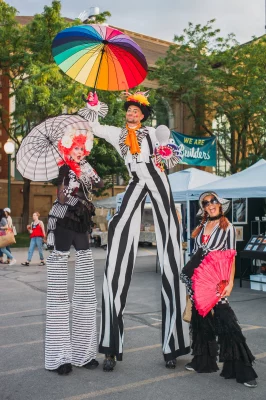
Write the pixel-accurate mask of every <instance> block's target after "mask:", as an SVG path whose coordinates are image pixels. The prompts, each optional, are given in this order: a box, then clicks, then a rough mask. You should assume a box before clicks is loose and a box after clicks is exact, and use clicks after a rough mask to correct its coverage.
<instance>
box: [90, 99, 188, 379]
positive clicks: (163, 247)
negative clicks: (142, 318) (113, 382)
mask: <svg viewBox="0 0 266 400" xmlns="http://www.w3.org/2000/svg"><path fill="white" fill-rule="evenodd" d="M88 103H89V102H88ZM88 108H90V109H91V110H94V111H92V113H93V118H90V115H89V111H88V112H87V118H86V119H87V120H90V121H91V126H92V129H93V133H94V134H95V135H96V136H98V137H100V138H104V139H105V140H106V141H107V142H109V143H111V144H112V145H113V146H114V147H115V149H116V150H117V151H118V153H119V154H120V156H121V157H123V158H124V160H125V164H126V166H127V168H128V171H129V174H130V177H131V179H130V182H129V185H128V187H127V189H126V192H125V195H124V198H123V201H122V204H121V207H120V210H119V212H117V213H116V214H115V215H114V216H113V218H112V219H111V220H110V221H109V227H108V249H107V260H106V269H105V274H104V282H103V299H102V323H101V332H100V343H99V352H100V353H103V354H105V360H104V365H103V369H104V371H112V370H113V369H114V367H115V365H116V360H118V361H121V360H122V355H123V339H124V327H123V312H124V309H125V304H126V298H127V293H128V289H129V285H130V281H131V276H132V272H133V268H134V264H135V259H136V254H137V248H138V240H139V234H140V224H141V215H142V211H143V207H144V203H145V199H146V196H147V195H149V196H150V198H151V201H152V205H153V215H154V223H155V232H156V241H157V249H158V255H159V260H160V265H161V273H162V348H163V355H164V359H165V362H166V367H167V368H175V366H176V357H179V356H182V355H184V354H188V353H189V351H190V347H189V345H190V341H189V332H188V324H186V323H185V322H184V321H182V311H181V310H183V309H184V308H185V303H186V291H185V285H184V284H183V283H182V282H181V281H180V280H179V272H180V271H181V269H182V266H183V256H182V247H181V241H180V227H179V222H178V219H177V215H176V211H175V205H174V200H173V196H172V192H171V188H170V185H169V181H168V178H167V175H166V173H165V171H163V168H162V167H161V165H158V163H156V160H155V157H154V149H155V148H156V146H158V139H159V141H160V137H159V136H160V135H159V134H158V133H159V129H158V130H157V131H156V129H154V128H152V127H146V126H145V125H143V124H142V123H143V122H144V121H145V120H146V119H147V118H148V117H149V116H150V115H151V113H152V108H151V106H150V104H149V102H148V99H147V97H146V96H145V93H140V92H139V93H135V94H133V95H130V94H129V95H128V97H127V99H126V102H125V110H126V126H125V127H124V128H122V129H121V128H117V127H114V126H102V125H100V124H99V122H98V119H97V118H95V111H96V113H97V106H95V103H94V104H92V105H91V107H90V105H89V104H88ZM98 109H99V107H98ZM83 110H84V109H83ZM85 111H86V110H85ZM99 115H100V112H99ZM164 129H166V130H167V132H169V134H170V131H169V129H168V128H166V127H164Z"/></svg>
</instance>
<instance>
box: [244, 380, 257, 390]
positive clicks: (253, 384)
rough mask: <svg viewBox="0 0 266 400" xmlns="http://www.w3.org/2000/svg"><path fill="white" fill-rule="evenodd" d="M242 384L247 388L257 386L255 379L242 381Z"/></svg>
mask: <svg viewBox="0 0 266 400" xmlns="http://www.w3.org/2000/svg"><path fill="white" fill-rule="evenodd" d="M244 385H245V386H246V387H249V388H255V387H257V386H258V384H257V381H256V379H254V380H253V381H249V382H244Z"/></svg>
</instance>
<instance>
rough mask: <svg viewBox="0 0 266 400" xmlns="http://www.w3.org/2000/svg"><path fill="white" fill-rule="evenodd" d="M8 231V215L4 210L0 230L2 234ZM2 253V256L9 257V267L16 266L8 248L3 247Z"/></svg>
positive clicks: (1, 212)
mask: <svg viewBox="0 0 266 400" xmlns="http://www.w3.org/2000/svg"><path fill="white" fill-rule="evenodd" d="M7 229H8V224H7V219H6V214H5V212H4V210H3V209H0V230H1V232H0V233H3V231H5V230H7ZM0 251H1V253H2V254H5V255H6V256H7V258H8V259H9V260H10V261H9V263H8V264H9V265H14V264H16V260H15V258H14V257H13V256H12V254H11V253H10V251H8V250H7V248H6V247H1V248H0ZM2 263H3V262H2ZM3 264H6V263H3Z"/></svg>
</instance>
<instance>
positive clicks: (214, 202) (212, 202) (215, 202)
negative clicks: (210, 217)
mask: <svg viewBox="0 0 266 400" xmlns="http://www.w3.org/2000/svg"><path fill="white" fill-rule="evenodd" d="M210 203H211V204H218V200H217V199H216V198H215V197H214V198H213V199H211V201H210Z"/></svg>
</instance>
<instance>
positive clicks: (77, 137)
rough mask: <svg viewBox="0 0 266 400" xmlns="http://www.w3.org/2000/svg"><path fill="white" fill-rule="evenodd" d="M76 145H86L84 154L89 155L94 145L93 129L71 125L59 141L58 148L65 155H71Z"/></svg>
mask: <svg viewBox="0 0 266 400" xmlns="http://www.w3.org/2000/svg"><path fill="white" fill-rule="evenodd" d="M75 146H84V149H85V151H84V155H85V156H88V155H89V154H90V152H91V149H92V147H93V134H92V132H91V131H88V130H83V129H79V128H77V129H75V127H69V128H68V129H67V130H66V132H65V134H64V136H63V137H62V138H61V140H60V141H59V143H58V150H59V151H60V153H61V154H62V155H63V156H69V154H70V152H71V151H72V149H73V148H74V147H75Z"/></svg>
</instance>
